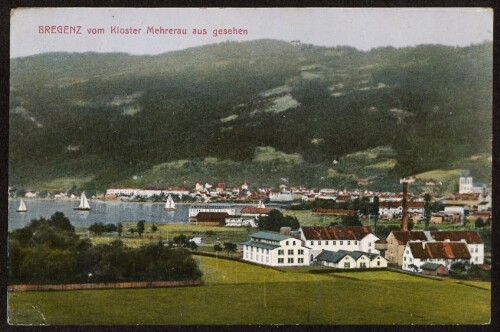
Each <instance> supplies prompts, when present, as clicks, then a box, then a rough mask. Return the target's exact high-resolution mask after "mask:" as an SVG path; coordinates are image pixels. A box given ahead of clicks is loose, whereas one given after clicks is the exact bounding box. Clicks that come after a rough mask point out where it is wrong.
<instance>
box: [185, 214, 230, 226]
mask: <svg viewBox="0 0 500 332" xmlns="http://www.w3.org/2000/svg"><path fill="white" fill-rule="evenodd" d="M228 216H229V214H228V213H226V212H199V213H198V214H197V215H196V218H195V219H194V220H192V221H194V222H196V224H197V225H204V226H224V225H225V224H226V218H227V217H228Z"/></svg>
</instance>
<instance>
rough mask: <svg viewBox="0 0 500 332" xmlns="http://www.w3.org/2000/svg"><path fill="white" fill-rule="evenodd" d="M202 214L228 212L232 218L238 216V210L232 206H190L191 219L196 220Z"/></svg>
mask: <svg viewBox="0 0 500 332" xmlns="http://www.w3.org/2000/svg"><path fill="white" fill-rule="evenodd" d="M200 212H226V213H227V214H228V215H230V216H234V215H236V208H235V207H234V206H232V205H224V204H205V205H191V206H189V213H188V215H189V218H195V217H196V216H197V215H198V213H200Z"/></svg>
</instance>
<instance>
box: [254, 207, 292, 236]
mask: <svg viewBox="0 0 500 332" xmlns="http://www.w3.org/2000/svg"><path fill="white" fill-rule="evenodd" d="M257 225H258V226H259V229H260V230H265V231H275V232H279V230H280V229H281V227H291V228H292V229H298V228H299V227H300V223H299V221H298V220H297V218H296V217H292V216H283V214H282V213H281V212H280V211H278V210H272V211H271V212H270V213H269V215H267V216H259V217H258V218H257Z"/></svg>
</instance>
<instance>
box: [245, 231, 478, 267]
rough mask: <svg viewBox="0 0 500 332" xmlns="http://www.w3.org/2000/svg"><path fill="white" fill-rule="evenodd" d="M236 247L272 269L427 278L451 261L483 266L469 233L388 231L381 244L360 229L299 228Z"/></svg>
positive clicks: (258, 236) (252, 237)
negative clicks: (388, 272) (397, 271)
mask: <svg viewBox="0 0 500 332" xmlns="http://www.w3.org/2000/svg"><path fill="white" fill-rule="evenodd" d="M241 246H242V251H243V259H244V260H246V261H249V262H253V263H257V264H262V265H268V266H277V267H279V266H283V267H285V266H309V265H324V266H330V267H334V268H340V269H354V268H383V267H387V265H388V264H390V263H392V264H394V265H397V266H398V267H400V268H402V269H403V270H406V271H411V272H425V273H428V274H433V273H435V272H436V271H440V270H439V269H440V268H445V269H449V268H450V267H451V265H452V264H454V263H456V262H469V263H471V264H476V265H482V264H484V243H483V241H482V239H481V237H480V236H479V234H478V233H477V232H474V231H441V232H438V231H436V232H427V231H425V232H424V231H414V232H411V231H393V232H391V234H390V235H389V236H388V237H387V239H385V240H381V239H379V238H378V237H377V236H375V235H374V234H373V233H372V231H371V229H370V228H369V227H365V226H350V227H334V226H321V227H318V226H303V227H301V228H300V229H299V230H298V231H296V232H290V230H289V229H288V230H287V229H282V231H281V232H280V233H275V232H262V231H261V232H257V233H255V234H252V235H250V240H249V241H246V242H243V243H241ZM429 271H430V272H429ZM436 273H437V272H436Z"/></svg>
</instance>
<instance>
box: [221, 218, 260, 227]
mask: <svg viewBox="0 0 500 332" xmlns="http://www.w3.org/2000/svg"><path fill="white" fill-rule="evenodd" d="M226 226H229V227H257V223H256V222H255V217H253V216H250V217H248V216H242V215H235V216H227V217H226Z"/></svg>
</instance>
